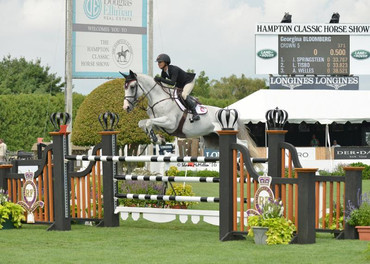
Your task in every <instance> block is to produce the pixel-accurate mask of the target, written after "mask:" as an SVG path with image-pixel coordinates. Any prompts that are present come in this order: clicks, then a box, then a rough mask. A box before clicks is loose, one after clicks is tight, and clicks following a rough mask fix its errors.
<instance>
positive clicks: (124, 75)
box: [119, 72, 129, 79]
mask: <svg viewBox="0 0 370 264" xmlns="http://www.w3.org/2000/svg"><path fill="white" fill-rule="evenodd" d="M119 73H120V74H121V75H122V76H123V77H125V79H127V77H128V76H129V75H126V74H124V73H123V72H119Z"/></svg>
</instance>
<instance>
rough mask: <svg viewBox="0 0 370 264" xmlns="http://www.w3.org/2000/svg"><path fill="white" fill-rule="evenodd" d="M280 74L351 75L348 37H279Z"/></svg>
mask: <svg viewBox="0 0 370 264" xmlns="http://www.w3.org/2000/svg"><path fill="white" fill-rule="evenodd" d="M278 39H279V52H278V54H279V57H278V60H279V64H278V65H279V74H280V75H286V74H297V75H304V74H310V75H313V74H316V75H349V73H350V68H349V67H350V63H349V61H350V60H349V36H348V35H347V36H337V35H336V36H330V35H321V36H316V35H295V36H294V35H279V37H278Z"/></svg>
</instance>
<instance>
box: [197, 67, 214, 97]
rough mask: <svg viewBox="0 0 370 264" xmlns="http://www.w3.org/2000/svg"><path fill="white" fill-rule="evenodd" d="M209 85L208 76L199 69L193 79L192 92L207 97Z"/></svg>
mask: <svg viewBox="0 0 370 264" xmlns="http://www.w3.org/2000/svg"><path fill="white" fill-rule="evenodd" d="M210 87H211V85H210V83H209V78H208V77H207V76H206V73H205V72H204V71H201V72H200V74H199V75H198V76H197V78H196V80H195V85H194V89H193V94H194V96H197V97H204V98H207V97H209V90H210Z"/></svg>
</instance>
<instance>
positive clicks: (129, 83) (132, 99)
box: [120, 70, 139, 112]
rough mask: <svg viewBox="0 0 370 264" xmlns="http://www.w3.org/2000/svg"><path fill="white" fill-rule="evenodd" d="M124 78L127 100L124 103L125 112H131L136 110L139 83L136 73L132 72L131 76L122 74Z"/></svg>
mask: <svg viewBox="0 0 370 264" xmlns="http://www.w3.org/2000/svg"><path fill="white" fill-rule="evenodd" d="M120 73H121V74H122V75H123V77H125V99H124V101H123V110H126V111H127V112H130V111H131V110H133V109H134V106H135V103H136V102H137V98H138V96H139V95H138V83H137V75H136V73H134V72H132V71H131V70H130V74H128V75H127V74H124V73H122V72H120Z"/></svg>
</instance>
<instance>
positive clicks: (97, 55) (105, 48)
mask: <svg viewBox="0 0 370 264" xmlns="http://www.w3.org/2000/svg"><path fill="white" fill-rule="evenodd" d="M72 43H73V44H72V64H73V72H72V77H73V78H91V79H97V78H107V79H109V78H117V77H121V75H120V73H119V72H124V73H127V72H128V71H129V70H133V71H134V72H138V73H145V74H146V73H147V65H148V63H147V50H148V45H147V0H141V1H140V0H138V1H134V0H74V1H73V26H72Z"/></svg>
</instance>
